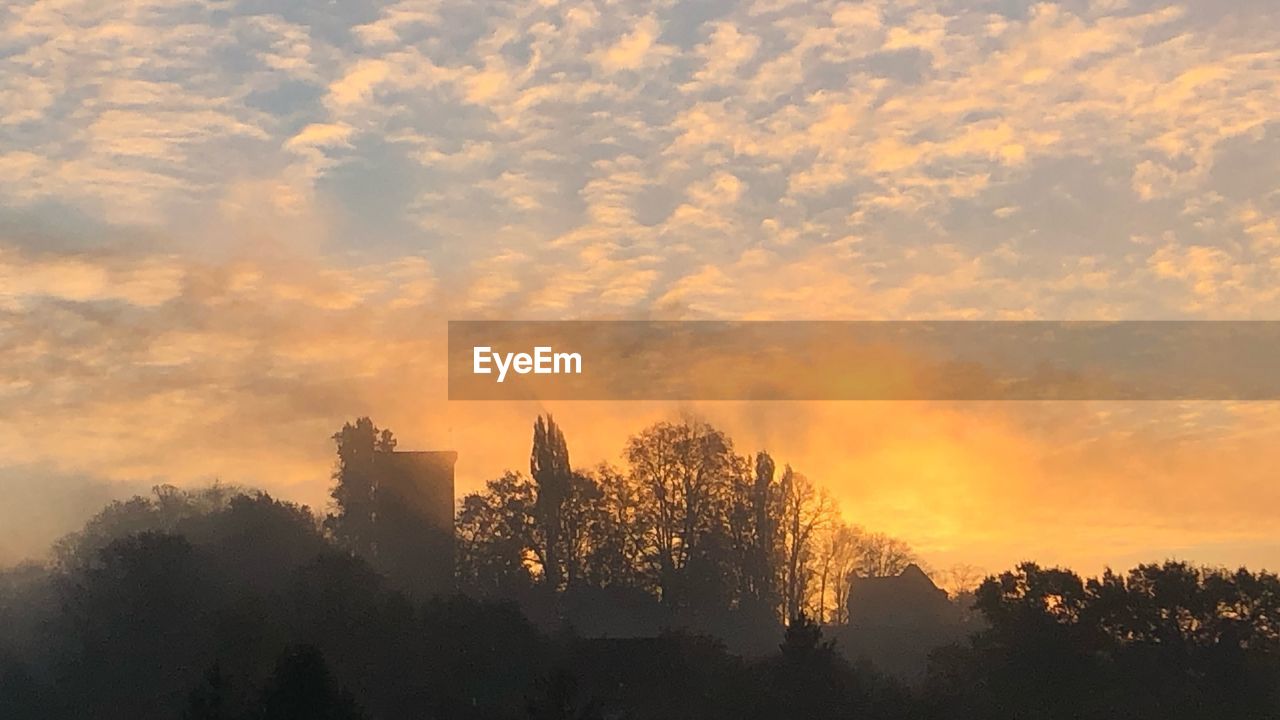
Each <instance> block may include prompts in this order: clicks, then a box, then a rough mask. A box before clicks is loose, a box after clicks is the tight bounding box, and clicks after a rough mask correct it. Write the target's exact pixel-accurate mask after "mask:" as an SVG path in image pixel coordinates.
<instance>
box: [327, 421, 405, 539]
mask: <svg viewBox="0 0 1280 720" xmlns="http://www.w3.org/2000/svg"><path fill="white" fill-rule="evenodd" d="M333 441H334V443H335V444H336V445H337V449H338V461H337V466H336V468H335V469H334V471H333V480H334V485H333V489H332V490H331V491H330V496H331V497H332V498H333V503H334V510H333V513H332V514H330V515H329V517H328V518H327V519H326V521H325V524H326V526H327V527H328V528H329V530H330V531H331V532H332V533H333V535H334V537H335V538H337V540H338V542H339V543H340V544H341V545H342V546H343V547H346V548H347V549H349V550H351V551H352V552H354V553H357V554H359V555H361V556H363V557H367V558H374V557H376V556H377V544H378V542H377V534H376V527H375V524H376V521H377V517H378V478H379V472H380V470H381V466H382V463H381V462H380V461H379V458H380V457H381V456H382V455H383V454H385V453H390V452H392V451H394V450H395V447H396V439H395V436H394V435H393V434H392V433H391V431H390V430H379V429H378V426H377V425H374V423H373V421H372V420H370V419H369V418H367V417H362V418H359V419H357V420H356V421H355V423H354V424H353V423H345V424H343V426H342V429H341V430H339V431H338V432H336V433H334V435H333Z"/></svg>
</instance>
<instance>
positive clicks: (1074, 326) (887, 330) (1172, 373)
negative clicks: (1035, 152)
mask: <svg viewBox="0 0 1280 720" xmlns="http://www.w3.org/2000/svg"><path fill="white" fill-rule="evenodd" d="M449 398H450V399H451V400H1277V399H1280V322H1273V321H1240V322H1235V321H1232V322H1223V321H1124V322H1049V321H1044V322H1041V321H1035V322H1020V321H1019V322H1002V321H990V322H988V321H883V322H881V321H851V322H843V321H813V322H807V321H806V322H791V321H787V322H781V321H779V322H774V321H769V322H737V321H654V322H650V321H452V322H450V323H449Z"/></svg>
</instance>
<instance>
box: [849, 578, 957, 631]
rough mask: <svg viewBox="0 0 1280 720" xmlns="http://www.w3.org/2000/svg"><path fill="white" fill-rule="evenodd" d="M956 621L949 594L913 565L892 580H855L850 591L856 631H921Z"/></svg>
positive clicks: (853, 623)
mask: <svg viewBox="0 0 1280 720" xmlns="http://www.w3.org/2000/svg"><path fill="white" fill-rule="evenodd" d="M955 620H956V609H955V606H954V605H953V604H952V603H951V601H950V600H949V599H948V598H947V593H946V591H945V590H942V589H941V588H939V587H938V586H937V585H934V584H933V580H930V579H929V576H928V575H926V574H925V572H924V571H923V570H921V569H920V566H919V565H916V564H915V563H912V564H910V565H908V566H907V567H906V569H904V570H903V571H902V572H901V573H898V574H897V575H891V576H889V577H868V578H856V579H854V581H853V583H852V585H851V586H850V587H849V624H850V625H852V626H856V627H868V628H870V627H921V626H931V625H937V624H940V623H950V622H955Z"/></svg>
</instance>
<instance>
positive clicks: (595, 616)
mask: <svg viewBox="0 0 1280 720" xmlns="http://www.w3.org/2000/svg"><path fill="white" fill-rule="evenodd" d="M334 439H335V443H336V446H337V449H338V461H337V465H336V470H335V476H334V491H333V497H334V506H333V507H332V508H331V511H330V512H329V513H327V514H326V515H325V516H323V517H321V516H318V515H317V514H316V513H314V512H313V511H311V510H310V509H308V508H306V507H302V506H298V505H295V504H293V503H289V502H287V501H282V500H279V499H276V498H273V497H271V496H269V495H267V494H264V493H260V492H255V491H251V490H246V489H241V488H235V487H229V486H225V485H217V484H215V485H213V486H211V487H208V488H204V489H200V490H191V491H188V490H181V489H178V488H173V487H169V486H161V487H157V488H156V489H155V491H154V492H153V493H152V495H151V496H148V497H135V498H132V499H129V500H123V501H118V502H113V503H111V504H110V505H108V506H107V507H105V508H104V509H103V510H102V511H101V512H100V513H99V514H98V515H96V516H95V517H94V518H92V519H91V520H89V521H88V522H87V523H86V524H85V526H84V527H83V528H82V529H81V530H80V531H78V532H76V533H73V534H72V535H69V536H68V537H66V538H64V539H63V540H62V541H60V542H59V543H58V544H57V546H56V547H55V548H54V552H53V554H52V558H51V560H50V561H49V562H48V563H47V564H44V565H27V566H23V567H18V568H12V569H9V570H5V571H0V718H6V719H8V718H14V719H17V720H23V719H26V718H40V719H42V720H43V719H54V720H57V719H60V718H102V719H104V720H115V719H117V718H119V719H121V720H124V719H126V718H127V719H129V720H134V719H137V718H143V719H148V718H166V719H167V718H186V719H188V720H251V719H252V720H285V719H289V720H294V719H301V718H306V719H308V720H315V719H319V720H355V719H357V718H364V719H370V720H373V719H383V718H386V719H389V720H390V719H395V720H399V719H402V718H463V719H467V718H477V719H478V718H499V719H501V718H548V719H552V718H554V719H559V718H580V719H584V720H585V719H594V718H601V719H603V718H655V719H656V718H663V719H666V718H689V719H691V720H692V719H694V718H698V719H702V718H712V719H714V718H726V719H727V718H734V719H740V718H748V719H760V720H766V719H783V720H786V719H790V718H806V719H808V718H818V719H823V718H832V719H834V718H869V719H873V720H874V719H889V718H904V719H905V718H921V719H923V720H934V719H937V720H942V719H944V718H945V719H947V720H957V719H959V720H1006V719H1007V720H1029V719H1032V718H1035V719H1041V718H1043V719H1047V720H1057V719H1061V720H1067V719H1071V720H1078V719H1084V720H1093V719H1095V718H1096V719H1098V720H1102V719H1104V718H1106V719H1111V718H1117V717H1124V718H1137V719H1139V720H1144V719H1147V718H1150V719H1151V720H1157V719H1159V720H1166V719H1172V720H1200V719H1206V720H1207V719H1210V718H1280V578H1277V576H1276V575H1274V574H1272V573H1267V572H1250V571H1248V570H1244V569H1240V570H1236V571H1228V570H1223V569H1216V568H1201V567H1195V566H1192V565H1189V564H1186V563H1177V562H1165V563H1162V564H1150V565H1141V566H1139V567H1137V568H1134V569H1133V570H1131V571H1129V572H1127V573H1114V572H1110V571H1108V572H1106V573H1104V574H1103V575H1102V576H1100V577H1096V578H1082V577H1080V576H1078V575H1077V574H1075V573H1073V572H1071V571H1070V570H1067V569H1061V568H1044V567H1041V566H1039V565H1037V564H1034V563H1024V564H1022V565H1020V566H1018V567H1017V568H1014V569H1012V570H1009V571H1007V572H1004V573H1001V574H999V575H996V576H993V577H988V578H986V579H985V580H982V581H981V582H980V583H979V584H978V585H977V587H976V588H975V589H974V590H972V591H971V592H968V593H965V594H964V597H966V598H968V600H967V602H969V603H971V613H972V614H973V615H974V617H975V621H974V622H972V623H971V624H969V625H968V626H967V631H966V636H965V637H961V638H959V639H958V640H956V641H954V642H949V643H948V644H946V645H943V646H941V647H938V648H936V649H934V650H933V652H932V653H931V654H929V661H928V665H927V668H926V669H925V670H923V671H922V673H921V674H920V676H919V677H916V678H914V679H912V680H911V681H909V682H904V681H902V680H898V679H894V678H891V677H888V676H886V675H885V674H884V673H883V672H881V670H880V669H878V668H876V667H874V666H870V665H868V664H867V663H865V662H863V661H861V660H859V659H857V658H856V657H854V656H853V655H852V654H851V651H852V650H854V649H855V648H852V647H850V646H849V644H848V642H847V639H848V638H850V637H852V636H850V635H848V634H847V632H846V630H847V629H848V628H846V627H845V626H846V624H847V625H849V626H850V627H852V626H853V625H856V623H857V621H858V620H859V618H851V617H849V616H848V613H849V612H850V607H851V606H850V603H849V602H848V599H849V598H848V595H849V593H850V592H851V591H854V592H856V591H857V588H858V587H859V586H858V585H857V583H858V582H859V579H860V578H865V577H876V576H879V575H886V574H887V575H893V574H895V573H896V572H897V571H900V570H901V569H903V568H904V567H906V566H907V565H909V564H910V562H911V560H912V555H911V552H910V549H909V548H908V547H906V545H905V544H904V543H902V542H901V541H900V540H895V539H892V538H888V537H884V536H880V535H876V534H873V533H867V532H865V531H862V530H860V529H858V528H856V527H853V526H850V525H847V524H845V523H843V522H842V521H841V520H840V516H839V513H838V512H837V510H836V509H835V507H834V503H832V502H831V500H830V499H829V498H827V497H825V496H824V495H823V493H822V491H821V487H820V485H818V484H817V483H815V482H811V481H809V480H806V479H805V478H804V476H803V475H802V474H801V473H799V472H797V471H795V470H794V469H792V468H789V467H787V466H786V465H785V464H783V465H782V466H781V468H779V465H778V463H776V462H775V461H774V459H773V458H772V457H770V456H769V455H768V454H767V453H763V452H758V453H755V454H750V455H748V454H739V453H738V451H737V450H735V448H734V445H733V443H732V442H731V440H730V439H729V438H728V437H727V436H725V435H724V433H723V432H720V431H718V430H716V429H715V428H713V427H711V426H709V425H707V424H705V423H702V422H698V421H692V420H689V421H682V422H673V423H659V424H657V425H654V426H651V427H649V428H645V429H642V430H641V431H639V432H637V433H636V434H635V435H634V436H632V437H631V438H629V439H628V440H627V441H626V442H625V444H624V446H623V447H624V450H623V453H622V456H621V457H622V459H623V464H622V466H621V467H613V466H609V465H602V466H597V467H595V468H591V469H589V470H583V469H580V468H575V467H573V466H572V465H571V463H570V454H569V443H568V441H567V439H566V437H565V434H564V433H563V431H562V430H561V429H560V428H559V427H558V426H557V425H556V424H555V422H554V421H553V420H552V419H551V418H550V417H547V418H538V420H537V421H536V422H535V424H534V431H533V438H532V446H531V453H530V458H529V462H530V465H529V472H528V474H527V475H526V474H525V473H523V472H509V473H506V474H504V475H503V476H501V477H499V478H495V479H493V480H492V481H490V482H489V483H488V484H487V486H486V487H485V489H484V490H482V491H481V492H478V493H473V494H470V495H468V496H466V497H464V498H462V499H461V500H460V502H459V505H458V514H457V530H458V544H459V554H458V573H457V578H458V583H459V588H460V590H461V591H462V592H461V593H458V594H443V595H436V596H423V595H421V594H419V593H417V592H416V591H414V590H413V589H412V587H413V586H412V583H404V582H401V581H400V580H402V579H397V578H396V577H395V575H396V574H398V573H404V572H407V570H406V569H405V568H404V567H402V566H400V565H395V564H393V565H384V564H382V563H381V561H380V557H381V554H382V551H383V550H385V549H386V547H385V546H386V545H387V544H389V543H394V542H398V541H399V538H397V537H395V534H396V533H400V532H405V528H406V527H407V526H405V525H403V524H399V523H397V522H392V523H390V524H386V525H384V522H383V520H384V517H385V516H384V515H383V514H382V513H381V512H380V505H379V499H378V483H377V480H376V472H375V471H376V465H377V463H378V462H379V458H380V455H379V453H389V452H391V451H392V450H393V449H394V447H395V439H394V436H393V435H392V433H391V432H390V431H386V430H382V429H379V428H378V427H377V426H376V425H375V424H374V423H372V422H371V421H368V420H367V419H361V420H359V421H357V422H355V423H352V424H348V425H346V426H345V427H344V428H343V429H342V431H340V432H339V433H338V434H337V435H335V438H334ZM380 546H382V547H381V549H380ZM955 572H956V575H957V576H962V577H958V578H957V580H956V582H957V584H959V585H961V586H964V585H965V584H966V582H965V580H966V578H969V579H972V578H973V577H974V573H973V572H972V570H971V569H966V568H958V569H957V570H956V571H955ZM908 575H911V576H912V577H915V578H917V579H919V580H920V581H921V582H924V580H923V578H922V577H921V576H920V575H919V574H918V573H917V572H916V571H915V570H914V569H912V570H911V572H910V573H908ZM850 578H852V579H851V580H850ZM405 588H408V589H405ZM934 592H936V591H934Z"/></svg>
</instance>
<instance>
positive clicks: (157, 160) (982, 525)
mask: <svg viewBox="0 0 1280 720" xmlns="http://www.w3.org/2000/svg"><path fill="white" fill-rule="evenodd" d="M1278 13H1280V9H1278V8H1277V6H1276V4H1275V3H1274V2H1265V1H1263V0H1242V1H1241V2H1234V3H1181V4H1179V3H1176V2H1161V1H1159V0H1126V1H1123V2H1119V1H1112V0H1078V1H1077V0H1063V2H1057V3H1054V2H1038V3H1011V2H1004V1H1003V0H999V1H997V0H990V1H987V0H982V1H979V2H969V1H968V0H965V1H961V0H921V1H920V2H910V3H897V2H888V0H866V1H865V2H856V3H849V2H840V1H837V0H814V1H813V2H803V3H798V2H785V1H780V0H743V1H742V2H714V3H713V2H708V3H666V2H654V3H648V2H629V3H613V4H606V5H603V6H602V5H599V4H597V3H593V2H580V1H578V0H569V1H567V2H558V3H550V2H544V3H500V2H494V3H482V4H476V3H472V2H462V1H461V0H443V1H442V2H440V3H431V4H422V3H419V2H416V1H415V0H403V1H402V2H389V3H385V4H382V5H379V6H378V7H374V6H371V5H368V4H365V3H338V4H336V5H335V4H328V5H325V4H319V5H317V4H291V3H280V4H278V7H277V6H273V7H272V8H271V9H270V11H266V10H263V11H261V12H259V11H257V10H253V9H251V8H249V7H248V6H237V7H235V8H230V9H229V8H227V7H225V6H224V5H223V4H218V3H201V2H185V1H184V2H181V3H176V2H175V3H170V2H167V0H146V1H145V2H144V1H142V0H121V1H120V2H112V3H101V2H91V1H90V0H40V1H39V2H31V1H20V2H17V3H10V4H9V5H6V7H5V8H4V10H3V11H0V45H3V46H4V47H5V48H6V53H5V55H4V57H0V528H2V529H3V532H0V562H6V561H11V560H14V559H17V558H20V557H24V556H28V555H32V554H38V553H39V552H41V549H42V548H45V547H47V545H48V543H49V542H50V541H51V540H52V539H53V538H55V537H56V536H57V535H58V534H60V533H62V532H66V531H68V530H70V529H73V528H74V527H76V526H77V524H78V523H80V522H82V521H83V519H84V518H85V517H86V516H87V515H88V514H89V513H91V512H92V511H93V510H94V509H95V508H96V507H99V506H101V504H102V503H103V502H105V501H106V499H108V498H109V497H112V496H116V495H119V494H121V493H129V492H135V491H138V490H140V489H141V490H145V489H146V488H147V487H149V486H150V485H152V484H154V483H158V482H174V483H177V484H183V485H189V484H194V483H200V482H207V481H209V480H210V479H212V478H215V477H218V478H222V479H224V480H226V481H229V482H237V483H244V484H248V485H253V486H257V487H263V488H266V489H269V490H272V491H273V492H278V493H280V494H283V495H285V496H287V497H291V498H296V499H299V500H302V501H306V502H308V503H312V504H319V503H323V501H324V498H325V488H326V485H327V476H328V472H329V466H330V462H331V457H332V448H331V447H330V443H329V441H328V436H329V435H330V434H331V433H332V432H333V431H334V430H335V429H336V428H337V427H339V426H340V425H341V424H342V422H343V421H344V420H349V419H351V418H353V417H355V416H357V415H362V414H368V415H372V416H373V417H374V418H375V419H376V420H377V421H378V422H379V423H380V424H382V425H384V426H389V427H391V428H393V429H394V430H396V431H397V433H398V434H399V435H400V437H401V438H402V442H403V446H404V447H407V448H443V447H449V448H454V449H457V450H458V451H459V452H460V454H461V457H460V460H459V465H458V471H459V486H460V488H461V489H464V490H465V489H469V488H474V487H477V486H478V485H479V484H480V483H481V482H483V480H484V479H486V478H488V477H492V476H493V475H495V474H496V473H498V472H500V471H501V470H503V469H505V468H521V467H523V466H524V465H525V463H526V462H527V451H528V447H527V446H528V442H529V436H530V423H531V422H532V420H533V417H534V415H535V414H536V413H537V412H539V411H540V410H543V409H546V410H551V411H554V412H555V414H556V416H557V418H558V419H559V420H560V421H561V422H562V424H563V426H564V427H565V430H566V432H567V433H568V437H569V441H570V444H571V450H572V453H573V456H574V458H575V460H576V461H577V462H579V463H582V464H593V463H595V462H597V461H600V460H609V461H615V462H616V461H618V460H619V458H618V454H619V452H620V450H621V448H622V446H623V443H624V442H625V439H626V436H627V435H628V434H629V433H631V432H634V431H636V430H638V429H640V428H641V427H643V426H644V425H645V424H646V423H648V422H652V421H655V420H658V419H663V418H671V417H675V416H678V415H679V414H680V413H682V412H695V413H697V414H700V415H702V416H705V417H706V418H707V419H708V420H710V421H712V422H713V423H715V424H717V425H720V426H722V427H723V428H725V429H726V430H727V431H728V432H729V433H730V434H731V435H732V436H733V438H734V439H735V441H736V442H737V444H738V447H739V449H740V450H741V451H743V452H750V451H755V450H757V449H761V448H767V449H769V450H770V451H771V452H773V453H774V455H775V457H777V459H778V460H779V461H781V462H790V463H792V464H793V465H794V466H796V468H797V469H799V470H801V471H803V472H805V473H806V474H808V475H809V476H811V477H813V478H814V479H815V480H817V481H819V482H820V483H822V484H824V485H825V486H827V487H828V488H829V489H831V491H832V492H833V493H834V494H836V495H837V496H838V498H839V499H840V501H841V504H842V506H843V508H844V512H845V514H846V515H847V516H848V518H849V519H850V520H852V521H855V522H858V523H861V524H864V525H866V526H868V527H870V528H873V529H876V530H882V531H886V532H890V533H893V534H896V535H899V536H901V537H903V538H905V539H906V540H908V541H910V542H911V543H912V544H914V545H915V546H916V547H918V548H919V549H920V550H921V552H922V553H923V554H924V556H925V558H926V559H927V560H928V561H929V562H930V563H932V564H933V565H934V566H936V567H940V568H945V567H947V566H949V565H951V564H953V563H956V562H967V563H971V564H974V565H978V566H980V567H983V568H986V569H991V570H994V569H999V568H1002V567H1006V566H1008V565H1010V564H1012V563H1014V562H1016V561H1018V560H1021V559H1025V558H1035V559H1038V560H1041V561H1045V562H1061V563H1068V564H1071V565H1075V566H1079V567H1081V568H1086V569H1098V568H1100V567H1101V566H1103V565H1104V564H1108V563H1110V564H1114V565H1127V564H1131V563H1133V562H1136V561H1138V560H1159V559H1162V558H1165V557H1169V556H1178V557H1186V558H1189V559H1193V560H1202V561H1207V562H1214V563H1226V564H1234V563H1249V564H1251V565H1255V566H1261V565H1268V566H1271V567H1273V568H1275V567H1280V521H1277V519H1276V514H1275V513H1274V507H1275V506H1276V501H1277V500H1278V499H1280V498H1277V493H1278V492H1280V491H1278V490H1277V489H1276V488H1277V487H1280V484H1277V483H1276V482H1275V473H1274V468H1276V467H1278V466H1280V463H1277V460H1280V458H1277V457H1276V453H1277V450H1276V448H1280V442H1276V440H1277V439H1280V437H1277V435H1278V433H1280V422H1278V421H1280V410H1278V408H1277V406H1276V405H1274V404H1265V403H1255V404H1248V403H1244V404H1234V405H1233V404H1225V403H1199V404H1188V405H1177V404H1171V403H1148V404H1136V405H1128V406H1126V405H1119V404H1103V403H1063V404H1052V403H1008V404H1003V405H1001V404H954V405H945V404H928V403H896V404H889V403H879V404H876V403H865V404H857V403H847V404H838V403H829V404H827V403H811V404H786V403H778V404H760V405H747V404H734V403H726V404H697V405H693V406H687V407H686V406H668V405H657V404H642V405H626V406H619V405H602V404H589V403H582V404H576V403H563V404H555V405H551V406H549V407H547V408H540V407H537V406H533V405H502V404H484V403H472V404H467V403H448V402H447V401H445V400H444V376H443V367H442V363H443V359H444V353H443V352H442V347H443V345H442V343H443V337H444V330H445V322H446V320H448V319H472V318H504V319H505V318H518V319H525V318H538V319H557V318H567V319H586V318H591V319H618V318H633V319H648V318H659V319H708V318H714V319H744V318H745V319H806V320H808V319H898V320H906V319H967V318H981V319H1051V320H1092V319H1181V318H1187V319H1277V318H1280V194H1278V193H1277V191H1276V184H1275V178H1276V176H1277V172H1276V170H1277V167H1280V74H1278V73H1276V72H1275V67H1276V64H1277V62H1280V50H1277V48H1280V30H1277V29H1278V28H1280V14H1278Z"/></svg>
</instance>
